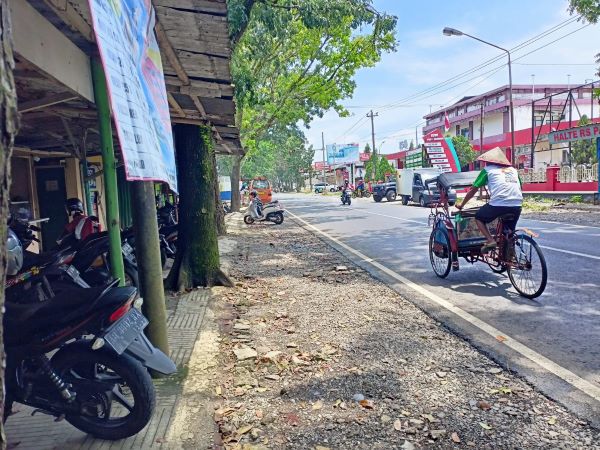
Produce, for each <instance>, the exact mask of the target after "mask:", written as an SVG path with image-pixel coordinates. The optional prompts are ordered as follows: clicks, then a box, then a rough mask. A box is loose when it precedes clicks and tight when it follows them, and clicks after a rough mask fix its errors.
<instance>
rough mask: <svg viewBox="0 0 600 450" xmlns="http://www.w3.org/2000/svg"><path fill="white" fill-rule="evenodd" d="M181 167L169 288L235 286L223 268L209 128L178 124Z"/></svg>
mask: <svg viewBox="0 0 600 450" xmlns="http://www.w3.org/2000/svg"><path fill="white" fill-rule="evenodd" d="M173 135H174V138H175V151H176V155H177V163H178V166H179V170H178V171H177V179H178V185H179V234H178V237H177V255H176V257H175V262H174V263H173V267H172V268H171V271H170V272H169V276H168V277H167V280H166V283H165V285H166V287H167V288H170V289H174V290H177V291H183V290H186V289H192V288H194V287H197V286H214V285H224V286H231V285H232V282H231V280H230V279H229V278H228V277H227V276H226V275H225V274H224V273H223V272H222V271H221V269H220V260H219V247H218V242H217V223H216V213H215V211H216V209H217V205H216V195H215V187H214V186H215V179H216V177H217V173H216V164H215V158H214V145H213V142H212V138H211V135H212V134H211V130H210V128H209V127H202V126H198V125H184V124H177V125H175V127H174V132H173Z"/></svg>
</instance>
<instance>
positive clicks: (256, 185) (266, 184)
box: [250, 177, 273, 203]
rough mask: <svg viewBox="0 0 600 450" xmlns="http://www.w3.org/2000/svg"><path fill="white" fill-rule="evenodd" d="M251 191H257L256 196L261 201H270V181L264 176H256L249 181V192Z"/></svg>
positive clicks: (271, 191)
mask: <svg viewBox="0 0 600 450" xmlns="http://www.w3.org/2000/svg"><path fill="white" fill-rule="evenodd" d="M252 191H256V192H257V193H258V198H259V199H260V201H261V202H263V203H270V202H271V200H273V190H272V188H271V182H270V181H269V180H268V179H266V178H264V177H257V178H254V179H253V180H252V181H250V192H252Z"/></svg>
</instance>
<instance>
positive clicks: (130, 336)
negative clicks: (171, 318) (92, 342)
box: [103, 308, 148, 355]
mask: <svg viewBox="0 0 600 450" xmlns="http://www.w3.org/2000/svg"><path fill="white" fill-rule="evenodd" d="M146 325H148V319H146V318H145V317H144V315H143V314H142V313H141V312H139V311H138V310H137V309H135V308H131V309H130V310H129V312H128V313H127V314H125V315H124V316H123V317H121V318H120V319H119V320H118V321H117V322H116V323H115V324H113V325H111V327H110V328H109V329H108V330H107V331H106V334H105V335H104V336H103V338H104V341H105V342H106V343H107V344H108V345H110V346H111V347H112V348H113V349H114V351H116V352H117V353H118V354H119V355H120V354H121V353H123V352H124V351H125V349H126V348H127V347H129V344H131V343H132V342H133V341H134V340H135V338H136V337H137V336H138V335H139V334H140V333H141V332H142V331H143V330H144V328H146Z"/></svg>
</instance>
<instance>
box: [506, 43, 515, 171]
mask: <svg viewBox="0 0 600 450" xmlns="http://www.w3.org/2000/svg"><path fill="white" fill-rule="evenodd" d="M505 52H506V54H507V55H508V95H509V97H510V145H511V152H510V162H511V163H513V165H514V159H515V158H514V156H515V109H514V106H513V84H512V64H511V61H510V52H509V51H508V50H505Z"/></svg>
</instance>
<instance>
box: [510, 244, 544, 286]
mask: <svg viewBox="0 0 600 450" xmlns="http://www.w3.org/2000/svg"><path fill="white" fill-rule="evenodd" d="M508 278H509V279H510V282H511V283H512V285H513V286H514V288H515V289H516V290H517V292H518V293H519V294H520V295H522V296H523V297H526V298H536V297H539V296H540V295H542V292H544V289H546V283H547V282H548V268H547V266H546V259H545V258H544V254H543V253H542V250H541V249H540V247H539V246H538V245H537V243H536V242H535V241H534V240H533V238H531V237H530V236H528V235H526V234H520V235H518V236H516V237H515V248H514V260H513V261H512V263H511V264H510V265H509V266H508Z"/></svg>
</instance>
